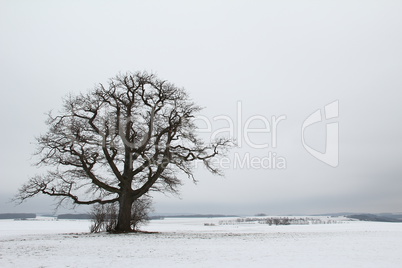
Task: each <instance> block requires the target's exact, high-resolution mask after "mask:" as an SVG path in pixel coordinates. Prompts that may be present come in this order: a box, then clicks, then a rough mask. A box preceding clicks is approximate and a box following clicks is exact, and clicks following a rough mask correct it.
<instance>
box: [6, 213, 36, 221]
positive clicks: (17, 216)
mask: <svg viewBox="0 0 402 268" xmlns="http://www.w3.org/2000/svg"><path fill="white" fill-rule="evenodd" d="M35 218H36V214H34V213H1V214H0V219H2V220H4V219H35Z"/></svg>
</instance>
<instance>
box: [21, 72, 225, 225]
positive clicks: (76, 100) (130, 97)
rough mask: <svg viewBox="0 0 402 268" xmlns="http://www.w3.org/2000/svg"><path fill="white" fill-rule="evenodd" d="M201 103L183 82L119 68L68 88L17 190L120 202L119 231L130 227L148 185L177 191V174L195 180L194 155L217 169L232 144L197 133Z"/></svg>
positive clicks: (84, 201)
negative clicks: (33, 172)
mask: <svg viewBox="0 0 402 268" xmlns="http://www.w3.org/2000/svg"><path fill="white" fill-rule="evenodd" d="M200 110H201V108H200V107H199V106H197V105H196V104H194V103H193V102H192V101H191V100H190V99H189V97H188V95H187V93H186V92H185V90H184V89H180V88H178V87H176V86H175V85H173V84H171V83H168V82H166V81H163V80H160V79H158V78H157V77H156V76H155V75H153V74H147V73H145V72H136V73H127V74H120V75H117V76H116V77H114V78H112V79H110V80H109V82H108V85H107V86H104V85H102V84H99V85H98V86H96V87H95V88H94V89H93V90H91V91H90V92H88V93H86V94H79V95H76V96H73V95H69V96H68V97H67V98H65V99H64V105H63V109H62V110H61V111H60V112H59V114H57V115H53V114H52V113H49V116H48V120H47V125H48V131H47V133H45V134H44V135H41V136H40V137H39V138H37V143H38V152H37V156H38V157H39V161H38V162H37V165H38V166H47V167H49V169H48V171H47V173H46V174H44V175H38V176H34V177H32V178H31V179H30V180H29V181H28V182H27V183H26V184H24V185H23V186H22V187H21V188H20V189H19V192H18V194H17V196H16V199H17V200H19V201H21V202H22V201H24V200H26V199H27V198H30V197H32V196H35V195H37V194H40V193H42V194H46V195H50V196H54V197H58V198H59V202H60V203H59V204H61V203H62V202H64V201H66V200H72V201H73V203H75V204H86V205H90V204H108V203H115V202H116V203H118V207H119V212H118V223H117V226H116V231H117V232H130V231H132V228H131V225H130V224H131V210H132V204H133V202H134V201H135V200H137V199H139V198H140V197H141V196H143V195H144V194H146V193H147V192H149V191H162V192H166V191H169V192H176V191H177V189H178V186H179V185H181V179H180V178H179V176H180V174H184V175H187V176H188V177H189V178H191V179H193V180H194V181H195V179H194V177H193V170H194V165H193V164H192V163H193V162H194V161H200V162H202V163H203V164H204V165H205V167H206V168H207V169H208V170H209V171H210V172H212V173H214V174H220V170H219V169H217V168H216V167H214V165H213V164H212V160H213V159H214V158H215V157H216V156H217V155H218V154H221V153H222V152H225V151H226V149H227V148H228V147H229V146H230V141H229V140H226V139H220V140H217V141H213V142H212V143H210V144H205V143H204V142H203V141H202V140H201V139H200V138H199V137H197V136H196V134H195V130H196V126H195V124H194V122H193V121H194V120H193V118H194V116H195V115H196V114H197V113H198V112H199V111H200Z"/></svg>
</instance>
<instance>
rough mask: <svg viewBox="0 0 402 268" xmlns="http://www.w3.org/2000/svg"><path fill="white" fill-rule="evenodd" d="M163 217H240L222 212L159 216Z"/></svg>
mask: <svg viewBox="0 0 402 268" xmlns="http://www.w3.org/2000/svg"><path fill="white" fill-rule="evenodd" d="M158 217H163V218H228V217H239V216H236V215H221V214H192V215H170V216H158Z"/></svg>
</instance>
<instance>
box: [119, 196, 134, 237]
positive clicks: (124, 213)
mask: <svg viewBox="0 0 402 268" xmlns="http://www.w3.org/2000/svg"><path fill="white" fill-rule="evenodd" d="M133 202H134V199H133V198H132V197H131V195H130V194H128V193H122V194H121V195H120V198H119V216H118V218H117V226H116V232H121V233H127V232H132V231H133V230H132V229H131V225H130V222H131V208H132V206H133Z"/></svg>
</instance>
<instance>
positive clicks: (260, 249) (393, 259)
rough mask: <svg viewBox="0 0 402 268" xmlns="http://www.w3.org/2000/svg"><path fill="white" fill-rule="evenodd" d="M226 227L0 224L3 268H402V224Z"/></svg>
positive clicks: (191, 222)
mask: <svg viewBox="0 0 402 268" xmlns="http://www.w3.org/2000/svg"><path fill="white" fill-rule="evenodd" d="M221 220H224V221H228V220H229V222H230V219H227V218H225V219H218V218H213V219H205V218H176V219H164V220H154V221H151V223H150V224H149V225H148V226H145V227H143V228H142V229H143V230H146V231H152V232H158V233H136V234H124V235H110V234H105V233H102V234H89V233H88V230H89V225H90V222H89V221H85V220H75V221H74V220H59V221H51V220H48V219H47V220H46V219H44V218H43V219H38V220H32V221H13V220H0V267H376V268H378V267H402V224H401V223H375V222H357V221H353V222H351V221H344V222H343V221H340V222H339V223H337V224H312V225H287V226H274V225H273V226H269V225H267V224H255V223H254V224H232V225H219V221H221ZM205 223H207V225H205Z"/></svg>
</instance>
